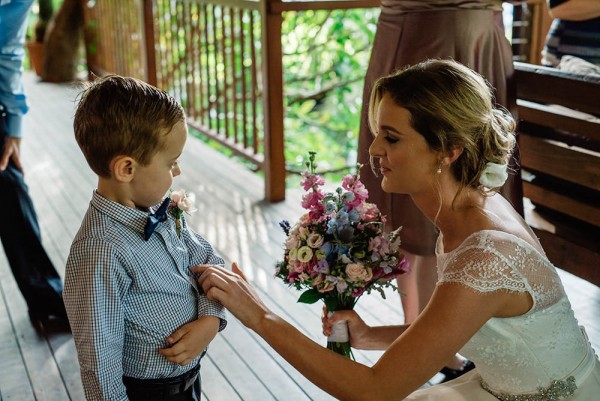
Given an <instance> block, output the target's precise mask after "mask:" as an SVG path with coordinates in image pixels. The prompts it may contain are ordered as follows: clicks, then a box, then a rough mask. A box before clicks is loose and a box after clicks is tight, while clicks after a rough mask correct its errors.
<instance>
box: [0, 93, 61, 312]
mask: <svg viewBox="0 0 600 401" xmlns="http://www.w3.org/2000/svg"><path fill="white" fill-rule="evenodd" d="M3 110H4V107H3V106H2V105H0V154H1V152H2V151H3V150H4V144H5V142H6V138H7V136H8V132H7V128H6V122H5V117H4V116H3V113H2V111H3ZM0 239H1V240H2V245H3V247H4V252H5V253H6V258H7V259H8V263H9V265H10V268H11V270H12V272H13V276H14V277H15V280H16V281H17V284H18V286H19V289H20V290H21V294H23V297H24V298H25V301H26V302H27V306H28V307H29V313H30V315H31V316H32V317H36V318H44V317H47V316H49V315H55V316H58V317H60V318H64V319H66V312H65V306H64V303H63V300H62V282H61V278H60V276H59V275H58V273H57V271H56V269H55V268H54V266H53V265H52V262H51V261H50V258H49V257H48V255H47V254H46V251H45V250H44V248H43V247H42V240H41V236H40V229H39V226H38V222H37V216H36V213H35V209H34V207H33V202H32V201H31V198H30V196H29V193H28V191H27V185H25V181H24V179H23V173H22V172H21V171H20V170H19V169H18V168H17V167H16V166H15V165H14V163H13V162H12V161H10V163H9V164H8V167H7V168H6V170H4V171H0Z"/></svg>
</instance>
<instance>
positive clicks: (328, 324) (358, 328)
mask: <svg viewBox="0 0 600 401" xmlns="http://www.w3.org/2000/svg"><path fill="white" fill-rule="evenodd" d="M328 314H329V312H328V311H327V308H326V307H325V306H323V314H322V315H321V322H322V323H323V334H324V335H326V336H329V335H331V332H332V327H333V325H334V323H336V322H339V321H342V320H346V321H347V323H348V334H349V336H350V345H351V346H352V347H353V348H357V349H364V346H365V343H366V342H367V341H368V339H369V338H370V333H369V330H370V329H371V327H370V326H368V325H367V324H366V323H365V322H364V321H363V320H362V319H361V318H360V316H358V313H356V312H355V311H353V310H341V311H337V312H334V313H333V314H331V316H328Z"/></svg>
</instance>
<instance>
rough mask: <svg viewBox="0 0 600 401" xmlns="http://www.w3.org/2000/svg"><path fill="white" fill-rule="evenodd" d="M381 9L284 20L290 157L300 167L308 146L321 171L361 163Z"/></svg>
mask: <svg viewBox="0 0 600 401" xmlns="http://www.w3.org/2000/svg"><path fill="white" fill-rule="evenodd" d="M378 15H379V10H378V9H353V10H322V11H302V12H289V13H286V14H285V18H284V22H283V27H282V28H283V29H282V30H283V35H282V47H283V71H284V92H285V105H286V115H285V159H286V164H287V167H288V170H291V171H300V170H302V169H303V164H302V161H303V159H304V157H305V156H306V154H307V152H308V151H309V150H314V151H317V152H319V153H321V154H323V155H325V154H326V156H325V157H322V158H321V160H322V161H321V163H320V168H319V169H320V170H332V171H338V172H345V171H347V170H348V169H350V168H352V167H354V165H355V163H356V150H357V146H358V145H357V142H358V141H357V137H358V134H357V133H358V128H359V121H360V110H361V104H362V90H363V82H364V76H365V73H366V69H367V64H368V61H369V56H370V52H371V46H372V43H373V38H374V34H375V28H376V23H377V17H378Z"/></svg>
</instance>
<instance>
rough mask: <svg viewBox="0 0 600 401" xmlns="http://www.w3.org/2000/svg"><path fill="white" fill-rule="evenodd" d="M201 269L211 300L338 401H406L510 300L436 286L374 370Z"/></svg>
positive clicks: (249, 291)
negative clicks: (425, 305) (317, 339)
mask: <svg viewBox="0 0 600 401" xmlns="http://www.w3.org/2000/svg"><path fill="white" fill-rule="evenodd" d="M197 271H198V272H201V273H202V275H201V276H200V278H199V283H200V284H201V285H202V288H203V289H204V291H205V293H206V294H207V296H208V297H209V298H211V299H216V300H218V301H220V302H221V303H223V305H224V306H225V307H226V308H227V309H229V311H230V312H231V313H232V314H233V315H235V316H236V317H237V318H238V319H239V320H240V321H241V322H242V323H243V324H244V325H246V326H247V327H249V328H251V329H253V330H254V331H256V332H257V333H258V334H259V335H260V336H261V337H263V338H264V339H265V340H266V341H267V342H268V343H269V344H270V345H271V346H272V347H273V348H274V349H275V350H276V351H277V352H278V353H279V354H281V355H282V356H283V357H284V358H285V359H286V360H287V361H288V362H289V363H290V364H292V365H293V366H294V367H295V368H296V369H298V370H299V371H300V372H301V373H302V374H303V375H304V376H306V377H307V378H308V379H309V380H310V381H312V382H313V383H315V384H316V385H317V386H319V387H320V388H322V389H323V390H325V391H326V392H328V393H329V394H331V395H333V396H334V397H336V398H338V399H341V400H361V401H362V400H365V399H368V400H398V399H403V398H405V397H406V396H408V395H409V394H410V393H412V392H413V391H414V390H416V389H417V388H419V387H420V386H421V385H423V384H424V383H425V382H426V381H427V380H429V379H430V378H431V377H432V376H433V375H434V374H435V373H436V372H437V371H438V370H439V369H440V368H441V367H442V366H444V363H446V362H447V361H448V360H450V358H451V357H452V356H453V355H455V354H456V352H458V350H460V348H461V347H462V346H463V345H464V344H465V343H466V342H467V341H468V340H469V339H470V338H471V337H472V336H473V334H475V332H477V330H479V328H480V327H481V326H482V325H483V324H484V323H485V322H486V321H487V320H488V319H489V318H491V317H493V316H495V315H496V314H497V313H498V312H499V310H501V309H502V308H503V307H504V305H505V304H506V303H507V300H508V298H509V297H510V295H509V294H507V293H505V292H497V293H492V294H482V293H477V292H475V291H473V290H470V289H468V288H467V287H464V286H462V285H460V284H444V285H440V286H438V287H437V288H436V290H435V292H434V294H433V296H432V299H431V301H430V303H429V305H428V306H427V308H425V310H424V311H423V313H421V315H420V316H419V318H418V319H417V320H416V321H415V322H414V323H413V324H412V325H411V326H410V328H408V329H407V330H406V331H405V332H404V333H403V334H402V335H401V336H400V337H398V338H397V339H396V340H395V341H394V342H393V343H392V345H391V346H390V347H389V348H388V349H387V350H386V352H385V353H384V354H383V355H382V357H381V358H380V360H379V361H378V362H377V363H376V364H375V365H374V366H373V367H372V368H369V367H366V366H364V365H361V364H359V363H357V362H354V361H351V360H350V359H347V358H344V357H342V356H340V355H338V354H335V353H333V352H331V351H329V350H327V349H326V348H323V347H322V346H321V345H319V344H317V343H315V342H314V341H312V340H311V339H309V338H308V337H306V336H304V335H303V334H302V333H300V332H299V331H298V330H297V329H296V328H294V327H293V326H292V325H290V324H289V323H287V322H286V321H285V320H283V319H282V318H280V317H279V316H277V315H276V314H274V313H273V312H272V311H270V310H269V309H268V308H267V307H266V306H265V305H264V303H263V302H262V300H261V299H260V298H259V297H258V295H257V294H256V292H255V290H254V289H253V288H252V286H250V285H249V284H248V283H247V282H246V281H245V280H244V279H242V278H241V277H240V276H238V275H236V274H234V273H231V272H229V271H225V270H223V269H220V268H218V267H217V268H215V267H201V268H197Z"/></svg>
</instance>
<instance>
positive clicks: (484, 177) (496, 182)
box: [479, 162, 508, 188]
mask: <svg viewBox="0 0 600 401" xmlns="http://www.w3.org/2000/svg"><path fill="white" fill-rule="evenodd" d="M506 168H507V165H506V164H497V163H492V162H488V163H487V164H486V165H485V169H484V170H483V172H482V173H481V175H480V176H479V183H480V184H481V185H483V186H484V187H486V188H499V187H501V186H502V185H504V182H506V179H507V178H508V172H507V171H506Z"/></svg>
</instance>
